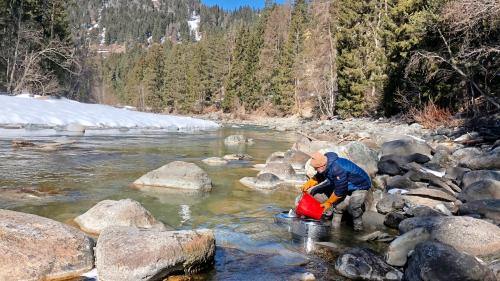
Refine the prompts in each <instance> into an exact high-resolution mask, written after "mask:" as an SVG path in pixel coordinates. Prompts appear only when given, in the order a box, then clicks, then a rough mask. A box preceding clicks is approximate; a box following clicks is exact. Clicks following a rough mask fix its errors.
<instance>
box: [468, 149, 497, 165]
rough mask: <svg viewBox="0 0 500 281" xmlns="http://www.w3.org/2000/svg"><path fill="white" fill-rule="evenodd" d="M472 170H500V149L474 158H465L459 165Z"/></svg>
mask: <svg viewBox="0 0 500 281" xmlns="http://www.w3.org/2000/svg"><path fill="white" fill-rule="evenodd" d="M459 165H460V166H462V167H467V168H469V169H472V170H482V169H484V170H488V169H491V170H493V169H500V149H495V150H492V151H489V152H487V153H483V154H481V155H478V156H474V157H465V158H463V159H462V160H460V163H459Z"/></svg>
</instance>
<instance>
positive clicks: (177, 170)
mask: <svg viewBox="0 0 500 281" xmlns="http://www.w3.org/2000/svg"><path fill="white" fill-rule="evenodd" d="M134 185H136V186H138V187H139V188H140V187H141V186H157V187H172V188H178V189H185V190H196V191H210V190H211V189H212V180H210V178H209V177H208V174H207V173H206V172H205V171H203V170H202V169H201V168H200V167H198V166H196V165H195V164H193V163H188V162H184V161H174V162H170V163H168V164H167V165H164V166H162V167H160V168H158V169H156V170H153V171H151V172H149V173H147V174H145V175H144V176H142V177H140V178H139V179H137V180H136V181H135V182H134Z"/></svg>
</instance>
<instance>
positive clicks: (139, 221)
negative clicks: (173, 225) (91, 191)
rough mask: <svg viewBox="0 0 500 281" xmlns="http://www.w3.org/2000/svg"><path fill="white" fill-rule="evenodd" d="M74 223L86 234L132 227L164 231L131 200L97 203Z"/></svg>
mask: <svg viewBox="0 0 500 281" xmlns="http://www.w3.org/2000/svg"><path fill="white" fill-rule="evenodd" d="M75 222H76V223H77V224H78V225H79V226H80V228H81V229H82V230H84V231H86V232H89V233H94V234H99V233H100V232H101V231H102V230H104V228H106V227H109V226H134V227H138V228H157V229H165V225H163V223H162V222H159V221H157V220H156V219H155V218H154V217H153V215H151V213H150V212H149V211H148V210H146V209H145V208H144V207H143V206H142V205H141V204H140V203H139V202H137V201H134V200H131V199H123V200H119V201H115V200H104V201H101V202H99V203H97V204H96V205H95V206H94V207H92V208H90V209H89V210H88V211H87V212H85V213H84V214H82V215H80V216H78V217H77V218H75Z"/></svg>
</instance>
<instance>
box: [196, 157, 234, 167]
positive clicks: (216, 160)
mask: <svg viewBox="0 0 500 281" xmlns="http://www.w3.org/2000/svg"><path fill="white" fill-rule="evenodd" d="M201 161H202V162H203V163H205V164H207V165H211V166H223V165H227V163H228V162H227V160H225V159H222V158H220V157H209V158H205V159H203V160H201Z"/></svg>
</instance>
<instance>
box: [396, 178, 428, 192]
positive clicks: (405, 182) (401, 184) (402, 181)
mask: <svg viewBox="0 0 500 281" xmlns="http://www.w3.org/2000/svg"><path fill="white" fill-rule="evenodd" d="M422 187H425V184H424V183H417V182H414V181H412V180H410V179H409V178H408V177H405V176H394V177H390V178H387V188H388V189H392V188H399V189H419V188H422Z"/></svg>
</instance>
